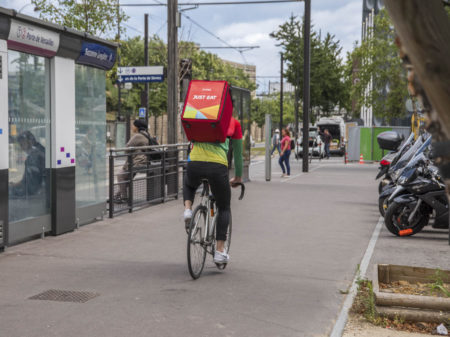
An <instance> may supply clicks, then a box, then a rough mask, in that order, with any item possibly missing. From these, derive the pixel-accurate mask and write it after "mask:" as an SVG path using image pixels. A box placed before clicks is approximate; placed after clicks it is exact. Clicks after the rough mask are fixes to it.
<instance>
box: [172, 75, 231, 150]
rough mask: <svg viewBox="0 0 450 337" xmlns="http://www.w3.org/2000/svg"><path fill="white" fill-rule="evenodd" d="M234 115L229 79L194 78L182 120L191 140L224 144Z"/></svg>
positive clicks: (187, 95) (190, 84)
mask: <svg viewBox="0 0 450 337" xmlns="http://www.w3.org/2000/svg"><path fill="white" fill-rule="evenodd" d="M232 114H233V102H232V100H231V87H230V85H229V84H228V82H227V81H199V80H192V81H191V82H190V83H189V88H188V91H187V94H186V100H185V103H184V108H183V113H182V114H181V123H182V124H183V128H184V132H185V133H186V137H187V138H188V140H189V141H195V142H209V143H223V142H224V141H225V140H226V138H227V131H228V126H229V125H230V120H231V116H232Z"/></svg>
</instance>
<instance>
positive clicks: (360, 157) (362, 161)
mask: <svg viewBox="0 0 450 337" xmlns="http://www.w3.org/2000/svg"><path fill="white" fill-rule="evenodd" d="M359 163H360V164H364V158H363V155H362V153H361V155H360V156H359Z"/></svg>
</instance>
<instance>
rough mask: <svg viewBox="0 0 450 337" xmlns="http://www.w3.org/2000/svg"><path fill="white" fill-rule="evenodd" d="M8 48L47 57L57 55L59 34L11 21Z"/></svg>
mask: <svg viewBox="0 0 450 337" xmlns="http://www.w3.org/2000/svg"><path fill="white" fill-rule="evenodd" d="M8 48H9V49H13V50H17V51H21V52H25V53H30V54H35V55H41V56H46V57H52V56H55V55H56V52H57V51H58V48H59V34H58V33H55V32H52V31H50V30H47V29H44V28H40V27H36V26H32V25H29V24H26V23H22V22H20V21H17V20H14V19H12V20H11V27H10V29H9V36H8Z"/></svg>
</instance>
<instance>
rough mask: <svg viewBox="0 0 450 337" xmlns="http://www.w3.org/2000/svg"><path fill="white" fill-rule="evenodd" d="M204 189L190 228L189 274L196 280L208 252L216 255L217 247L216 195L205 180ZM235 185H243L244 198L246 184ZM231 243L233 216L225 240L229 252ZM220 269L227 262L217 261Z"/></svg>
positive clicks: (224, 266) (188, 242)
mask: <svg viewBox="0 0 450 337" xmlns="http://www.w3.org/2000/svg"><path fill="white" fill-rule="evenodd" d="M202 183H203V191H202V194H201V201H200V204H199V205H198V206H197V207H196V208H195V210H194V212H193V214H192V219H191V222H190V224H189V229H188V239H187V260H188V269H189V274H191V277H192V278H193V279H194V280H195V279H198V278H199V277H200V275H201V274H202V271H203V268H204V266H205V259H206V253H208V254H211V255H212V256H214V253H215V247H216V239H215V237H216V224H217V214H218V212H217V206H216V202H215V199H214V196H213V195H212V194H211V193H210V188H209V183H208V181H207V180H203V181H202ZM233 186H234V187H237V186H241V195H240V196H239V200H242V199H243V198H244V194H245V185H244V184H242V183H236V184H234V185H233ZM230 244H231V216H230V224H229V225H228V230H227V240H226V241H225V252H226V253H227V254H228V252H229V251H230ZM216 266H217V268H218V269H220V270H223V269H225V268H226V266H227V264H226V263H222V264H219V263H216Z"/></svg>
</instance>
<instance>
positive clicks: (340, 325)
mask: <svg viewBox="0 0 450 337" xmlns="http://www.w3.org/2000/svg"><path fill="white" fill-rule="evenodd" d="M383 223H384V220H383V218H382V217H380V219H379V220H378V223H377V225H376V226H375V229H374V231H373V233H372V237H371V238H370V241H369V245H368V246H367V249H366V252H365V253H364V257H363V259H362V260H361V264H360V266H359V272H357V273H356V275H355V278H354V279H353V283H352V287H351V288H350V291H349V294H348V295H347V298H346V299H345V302H344V305H343V306H342V309H341V312H340V313H339V317H338V319H337V321H336V324H335V325H334V327H333V331H331V334H330V337H341V336H342V333H343V332H344V328H345V324H346V323H347V319H348V311H349V310H350V308H351V306H352V304H353V300H354V299H355V296H356V292H357V290H358V284H357V281H358V279H359V278H364V277H365V276H366V272H367V268H368V267H369V262H370V259H371V258H372V254H373V251H374V249H375V244H376V243H377V240H378V236H379V235H380V231H381V227H382V226H383Z"/></svg>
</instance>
